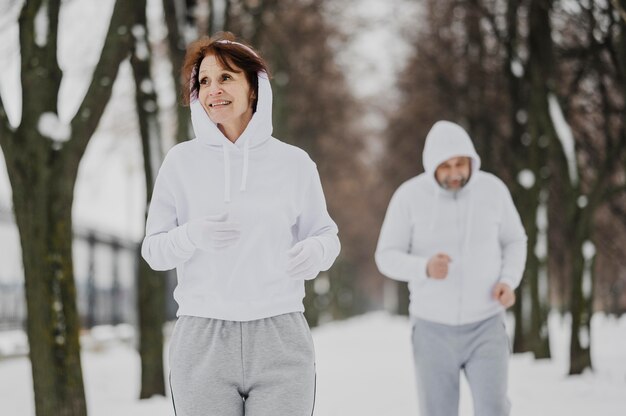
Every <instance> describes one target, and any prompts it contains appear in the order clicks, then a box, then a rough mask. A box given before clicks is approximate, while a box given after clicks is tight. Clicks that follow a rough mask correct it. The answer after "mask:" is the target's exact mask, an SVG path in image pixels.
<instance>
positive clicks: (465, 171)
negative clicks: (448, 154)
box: [435, 156, 472, 191]
mask: <svg viewBox="0 0 626 416" xmlns="http://www.w3.org/2000/svg"><path fill="white" fill-rule="evenodd" d="M471 172H472V161H471V159H470V158H469V157H466V156H462V157H453V158H450V159H448V160H446V161H445V162H443V163H442V164H440V165H439V166H437V170H436V171H435V179H437V182H439V185H441V186H442V187H443V188H444V189H448V190H450V191H458V190H459V189H461V188H462V187H463V186H465V184H466V183H467V181H468V180H469V177H470V174H471Z"/></svg>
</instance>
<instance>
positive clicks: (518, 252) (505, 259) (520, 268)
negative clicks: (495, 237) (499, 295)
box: [499, 184, 527, 289]
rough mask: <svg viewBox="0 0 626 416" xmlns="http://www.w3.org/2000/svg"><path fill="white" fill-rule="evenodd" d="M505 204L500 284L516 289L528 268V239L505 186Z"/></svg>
mask: <svg viewBox="0 0 626 416" xmlns="http://www.w3.org/2000/svg"><path fill="white" fill-rule="evenodd" d="M503 188H504V196H503V198H504V204H503V214H502V223H501V226H500V232H499V239H500V245H501V247H502V271H501V272H500V282H502V283H506V284H507V285H509V286H510V287H511V288H513V289H515V288H516V287H517V286H518V285H519V283H520V281H521V280H522V275H523V273H524V267H525V266H526V252H527V244H526V241H527V237H526V231H525V230H524V225H523V224H522V220H521V218H520V216H519V213H518V212H517V209H516V208H515V204H514V203H513V198H512V197H511V193H510V192H509V190H508V189H507V188H506V186H505V185H504V184H503Z"/></svg>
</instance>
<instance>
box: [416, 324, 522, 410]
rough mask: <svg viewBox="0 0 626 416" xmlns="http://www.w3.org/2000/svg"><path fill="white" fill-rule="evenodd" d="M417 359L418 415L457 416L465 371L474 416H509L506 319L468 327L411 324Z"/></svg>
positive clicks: (508, 348)
mask: <svg viewBox="0 0 626 416" xmlns="http://www.w3.org/2000/svg"><path fill="white" fill-rule="evenodd" d="M412 338H413V355H414V358H415V371H416V376H417V390H418V399H419V407H420V416H457V415H458V414H459V384H460V372H461V371H464V372H465V376H466V378H467V381H468V384H469V386H470V390H471V391H472V398H473V400H474V414H475V415H476V416H506V415H508V414H509V411H510V408H511V405H510V402H509V400H508V398H507V378H508V360H509V354H510V347H509V339H508V336H507V334H506V330H505V327H504V319H503V316H502V315H500V314H498V315H496V316H493V317H491V318H488V319H486V320H484V321H480V322H476V323H471V324H466V325H458V326H456V325H455V326H452V325H443V324H438V323H434V322H430V321H426V320H422V319H415V318H414V319H413V335H412Z"/></svg>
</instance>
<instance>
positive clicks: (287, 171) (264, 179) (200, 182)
mask: <svg viewBox="0 0 626 416" xmlns="http://www.w3.org/2000/svg"><path fill="white" fill-rule="evenodd" d="M258 97H259V99H258V102H257V110H256V112H255V113H254V115H253V117H252V119H251V120H250V122H249V123H248V126H247V127H246V129H245V131H244V132H243V134H242V135H241V136H240V137H239V138H238V139H237V141H236V142H235V143H232V142H230V141H229V140H228V139H227V138H226V137H225V136H224V135H223V134H222V133H221V131H220V130H219V129H218V128H217V126H216V125H215V123H213V122H212V121H211V120H210V119H209V117H208V116H207V114H206V112H205V111H204V109H203V108H202V106H201V104H200V103H199V102H198V101H197V100H196V101H193V102H192V103H191V120H192V124H193V128H194V132H195V135H196V138H195V139H193V140H190V141H188V142H184V143H180V144H178V145H176V146H174V147H173V148H172V149H171V150H170V151H169V152H168V154H167V156H166V157H165V160H164V161H163V164H162V166H161V169H160V171H159V174H158V176H157V179H156V182H155V185H154V193H153V196H152V202H151V204H150V208H149V212H148V219H147V224H146V237H145V239H144V241H143V245H142V249H141V253H142V256H143V258H144V259H145V260H146V261H147V262H148V264H149V265H150V267H152V268H153V269H155V270H169V269H173V268H176V271H177V276H178V285H177V287H176V289H175V291H174V298H175V299H176V301H177V302H178V305H179V308H178V312H177V315H178V316H180V315H191V316H200V317H206V318H215V319H223V320H230V321H249V320H254V319H261V318H266V317H270V316H276V315H280V314H284V313H289V312H295V311H304V307H303V304H302V299H303V297H304V281H303V280H294V279H292V278H290V277H289V276H288V275H287V273H286V263H287V254H286V252H287V250H289V249H290V248H291V247H292V246H293V245H294V244H295V243H297V242H298V241H301V240H304V239H308V238H314V239H316V240H317V241H319V242H320V243H321V245H322V247H323V252H324V254H323V261H322V265H321V270H327V269H328V268H330V266H331V265H332V264H333V262H334V261H335V258H336V257H337V255H338V254H339V250H340V244H339V239H338V238H337V226H336V224H335V223H334V222H333V220H332V219H331V218H330V216H329V215H328V212H327V210H326V201H325V199H324V194H323V191H322V186H321V183H320V178H319V174H318V172H317V168H316V165H315V163H314V162H313V161H312V160H311V159H310V158H309V156H308V155H307V154H306V152H304V151H303V150H301V149H299V148H297V147H294V146H291V145H288V144H286V143H283V142H281V141H279V140H277V139H275V138H273V137H272V136H271V134H272V91H271V87H270V83H269V80H268V79H267V75H266V74H265V73H259V91H258ZM223 213H228V220H229V221H235V222H238V223H240V224H241V237H240V239H239V241H238V242H237V243H236V244H235V245H233V246H231V247H228V248H226V249H221V250H216V251H203V250H199V249H195V248H194V246H193V245H192V243H191V241H190V240H189V238H188V235H187V230H186V226H187V222H188V221H190V220H192V219H195V218H199V217H204V216H207V215H216V214H223Z"/></svg>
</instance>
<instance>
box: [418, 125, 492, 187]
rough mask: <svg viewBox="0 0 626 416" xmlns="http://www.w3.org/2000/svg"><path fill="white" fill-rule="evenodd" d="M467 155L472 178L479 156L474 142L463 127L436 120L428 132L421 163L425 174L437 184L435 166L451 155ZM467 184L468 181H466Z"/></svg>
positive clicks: (478, 162)
mask: <svg viewBox="0 0 626 416" xmlns="http://www.w3.org/2000/svg"><path fill="white" fill-rule="evenodd" d="M463 156H464V157H469V158H471V159H472V175H471V176H470V178H469V181H471V180H472V177H473V176H474V173H476V172H478V170H479V169H480V157H479V156H478V153H476V149H475V148H474V144H473V143H472V140H471V139H470V137H469V135H468V134H467V132H466V131H465V130H464V129H463V127H461V126H459V125H458V124H455V123H452V122H450V121H438V122H436V123H435V124H434V125H433V127H432V128H431V129H430V132H428V135H427V136H426V143H425V144H424V153H423V155H422V163H423V165H424V170H425V171H426V174H427V175H428V176H429V177H430V178H431V179H432V180H433V181H434V183H435V185H437V186H439V184H438V182H437V180H436V179H435V171H436V170H437V167H438V166H439V165H440V164H442V163H443V162H445V161H446V160H448V159H451V158H453V157H463ZM468 184H469V182H468Z"/></svg>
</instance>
